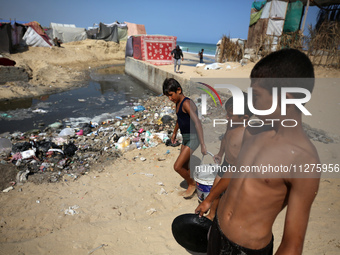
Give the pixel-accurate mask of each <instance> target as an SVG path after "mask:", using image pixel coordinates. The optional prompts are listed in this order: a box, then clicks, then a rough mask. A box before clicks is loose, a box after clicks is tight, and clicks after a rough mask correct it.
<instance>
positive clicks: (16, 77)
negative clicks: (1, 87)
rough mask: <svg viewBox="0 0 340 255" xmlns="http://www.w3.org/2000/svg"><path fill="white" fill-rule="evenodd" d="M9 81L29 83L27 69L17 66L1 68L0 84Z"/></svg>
mask: <svg viewBox="0 0 340 255" xmlns="http://www.w3.org/2000/svg"><path fill="white" fill-rule="evenodd" d="M9 81H26V82H27V81H28V74H27V72H26V71H25V69H23V68H20V67H15V66H0V83H5V82H9Z"/></svg>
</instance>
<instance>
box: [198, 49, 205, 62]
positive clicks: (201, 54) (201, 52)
mask: <svg viewBox="0 0 340 255" xmlns="http://www.w3.org/2000/svg"><path fill="white" fill-rule="evenodd" d="M203 52H204V49H202V50H201V51H199V52H198V56H199V57H200V63H203Z"/></svg>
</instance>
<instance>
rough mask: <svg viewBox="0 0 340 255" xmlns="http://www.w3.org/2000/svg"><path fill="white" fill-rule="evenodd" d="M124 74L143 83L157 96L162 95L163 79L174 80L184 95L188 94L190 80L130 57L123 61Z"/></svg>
mask: <svg viewBox="0 0 340 255" xmlns="http://www.w3.org/2000/svg"><path fill="white" fill-rule="evenodd" d="M125 73H127V74H128V75H130V76H132V77H134V78H136V79H137V80H139V81H141V82H143V83H144V84H145V85H146V86H148V87H149V88H150V89H152V90H153V91H155V92H156V93H158V94H162V93H163V88H162V86H163V82H164V80H165V78H174V79H176V80H177V81H178V82H179V83H180V84H181V86H182V88H183V91H184V93H188V92H189V87H190V80H188V79H185V78H183V77H181V75H180V74H175V73H168V72H166V71H164V70H161V69H159V68H158V67H157V66H155V65H152V64H149V63H147V62H144V61H140V60H137V59H134V58H132V57H127V58H126V59H125Z"/></svg>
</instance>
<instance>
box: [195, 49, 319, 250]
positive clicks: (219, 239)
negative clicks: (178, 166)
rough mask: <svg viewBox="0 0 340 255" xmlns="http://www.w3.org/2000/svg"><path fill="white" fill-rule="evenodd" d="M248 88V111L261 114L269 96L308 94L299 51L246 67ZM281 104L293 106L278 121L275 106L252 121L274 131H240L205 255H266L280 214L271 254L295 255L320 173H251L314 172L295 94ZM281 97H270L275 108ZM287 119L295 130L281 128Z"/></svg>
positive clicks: (314, 158)
mask: <svg viewBox="0 0 340 255" xmlns="http://www.w3.org/2000/svg"><path fill="white" fill-rule="evenodd" d="M266 78H270V79H266ZM287 78H294V79H287ZM295 78H297V79H295ZM274 79H275V80H274ZM251 87H252V94H253V95H252V99H253V106H254V109H257V110H261V111H264V110H268V109H269V108H271V106H272V104H273V101H274V100H273V97H274V93H273V90H274V89H277V90H279V91H284V89H286V90H288V91H289V90H290V91H294V90H293V88H294V89H296V87H300V88H304V89H306V90H308V91H309V92H310V93H311V92H312V91H313V87H314V69H313V65H312V63H311V61H310V60H309V58H308V57H307V56H306V55H305V54H304V53H302V52H301V51H299V50H295V49H283V50H280V51H276V52H273V53H271V54H269V55H268V56H266V57H264V58H263V59H261V60H260V61H259V62H257V63H256V65H255V66H254V68H253V70H252V72H251ZM281 93H282V92H281ZM281 93H277V94H281ZM249 96H250V95H249ZM282 96H285V97H286V100H289V101H292V100H294V101H295V102H297V103H296V105H295V104H294V103H290V104H287V105H285V114H283V113H281V110H282V111H283V109H281V104H277V105H276V109H275V110H272V111H270V113H269V114H267V115H259V116H258V118H260V119H261V120H262V121H266V119H271V120H275V123H273V122H272V123H270V124H269V125H262V126H260V127H254V126H248V127H247V128H246V130H245V132H244V136H243V143H242V147H241V150H240V153H239V156H238V159H237V164H236V172H235V173H232V178H231V180H230V182H229V185H228V188H227V190H226V192H225V193H224V195H223V196H222V198H221V199H220V202H219V205H218V208H217V213H216V216H215V219H214V222H213V224H212V226H211V228H210V233H209V238H208V239H209V241H208V254H229V255H233V254H273V240H274V236H273V234H272V227H273V223H274V221H275V219H276V217H277V216H278V214H279V213H280V212H281V211H282V210H283V209H284V208H285V207H287V209H286V215H285V222H284V225H283V235H282V239H281V243H280V244H279V246H278V249H277V251H276V253H275V254H277V255H278V254H294V255H295V254H302V250H303V243H304V239H305V235H306V230H307V225H308V219H309V214H310V210H311V206H312V203H313V201H314V199H315V197H316V195H317V192H318V188H319V181H320V173H318V172H315V171H314V172H311V171H309V172H304V171H302V172H298V171H296V172H294V171H291V172H290V171H284V170H283V171H280V170H279V171H267V172H263V171H256V169H264V168H262V167H267V169H270V168H269V167H270V166H271V167H272V168H275V169H278V168H280V166H281V167H286V168H287V169H288V170H289V166H293V167H294V166H305V167H306V169H307V167H309V168H311V167H312V166H313V165H318V164H320V159H319V156H318V153H317V151H316V148H315V147H314V145H313V144H312V143H311V141H310V140H309V138H308V136H307V135H306V134H305V132H304V130H303V127H302V112H301V110H300V109H302V107H303V105H302V103H301V101H302V102H306V101H304V98H303V96H304V95H303V93H294V92H286V94H283V93H282ZM282 96H278V97H279V101H281V100H283V98H281V97H282ZM301 98H302V99H301ZM276 99H277V97H276ZM298 102H299V103H298ZM287 119H288V120H290V121H292V120H295V123H296V125H295V126H289V127H287V126H286V125H281V123H283V121H284V120H287ZM286 168H284V169H286ZM246 169H255V171H246ZM196 213H199V214H200V215H203V213H204V212H203V211H198V210H197V211H196Z"/></svg>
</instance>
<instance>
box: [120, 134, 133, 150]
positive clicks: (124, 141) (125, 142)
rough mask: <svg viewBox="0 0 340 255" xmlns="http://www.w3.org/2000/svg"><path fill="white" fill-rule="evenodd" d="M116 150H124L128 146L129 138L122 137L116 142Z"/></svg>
mask: <svg viewBox="0 0 340 255" xmlns="http://www.w3.org/2000/svg"><path fill="white" fill-rule="evenodd" d="M117 143H118V149H119V150H124V149H125V148H126V147H128V146H129V145H130V138H129V137H127V136H122V137H121V138H119V140H118V142H117Z"/></svg>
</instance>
